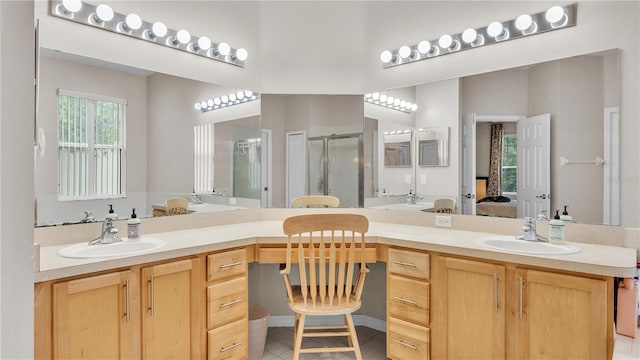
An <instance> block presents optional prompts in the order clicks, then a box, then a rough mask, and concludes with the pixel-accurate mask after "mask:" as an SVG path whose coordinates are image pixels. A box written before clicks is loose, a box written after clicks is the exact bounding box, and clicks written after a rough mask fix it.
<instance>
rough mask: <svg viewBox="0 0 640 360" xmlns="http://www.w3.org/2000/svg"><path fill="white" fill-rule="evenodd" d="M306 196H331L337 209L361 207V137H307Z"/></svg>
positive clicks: (349, 135) (358, 135) (362, 185)
mask: <svg viewBox="0 0 640 360" xmlns="http://www.w3.org/2000/svg"><path fill="white" fill-rule="evenodd" d="M308 149H309V151H308V154H309V162H308V174H309V176H308V179H309V194H310V195H333V196H335V197H337V198H339V199H340V207H363V206H364V167H363V162H362V161H363V144H362V134H347V135H332V136H324V137H315V138H309V141H308Z"/></svg>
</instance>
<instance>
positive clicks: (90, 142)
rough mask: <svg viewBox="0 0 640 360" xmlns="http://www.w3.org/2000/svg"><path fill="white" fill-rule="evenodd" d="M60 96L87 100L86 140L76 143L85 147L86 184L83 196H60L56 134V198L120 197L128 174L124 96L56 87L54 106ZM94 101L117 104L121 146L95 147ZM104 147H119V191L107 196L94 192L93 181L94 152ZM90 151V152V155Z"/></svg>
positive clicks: (57, 119)
mask: <svg viewBox="0 0 640 360" xmlns="http://www.w3.org/2000/svg"><path fill="white" fill-rule="evenodd" d="M60 96H66V97H75V98H78V99H82V100H86V101H87V103H88V105H87V130H86V131H87V133H86V143H78V144H80V145H81V146H78V148H80V147H84V148H86V149H87V177H86V181H87V183H86V185H87V195H82V196H66V195H61V194H60V193H61V191H60V189H61V187H62V184H61V181H60V170H61V169H60V156H59V149H60V145H61V144H63V143H64V142H61V141H60V139H59V138H58V136H59V135H56V146H57V149H58V155H57V156H56V157H57V173H58V176H57V180H56V181H57V190H56V197H57V199H58V201H78V200H103V199H123V198H126V197H127V186H126V184H127V181H126V179H127V174H126V169H127V166H126V164H127V146H126V145H127V138H126V135H127V131H126V128H127V127H126V125H127V99H122V98H116V97H111V96H105V95H98V94H92V93H85V92H79V91H71V90H64V89H58V91H57V94H56V109H57V107H58V106H59V97H60ZM97 102H111V103H117V104H119V105H121V106H120V118H121V120H120V129H121V130H120V132H121V134H120V138H121V142H120V145H98V146H96V144H95V132H96V120H97V119H96V106H97ZM59 130H60V118H59V117H58V114H57V112H56V133H58V132H59ZM101 149H102V150H104V149H119V150H120V179H119V180H120V193H119V194H110V195H97V194H96V189H97V183H96V176H95V174H96V170H97V169H96V160H95V154H96V150H101ZM90 154H91V155H90Z"/></svg>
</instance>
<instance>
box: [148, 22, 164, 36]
mask: <svg viewBox="0 0 640 360" xmlns="http://www.w3.org/2000/svg"><path fill="white" fill-rule="evenodd" d="M151 32H152V33H153V35H154V36H157V37H163V36H165V35H167V25H165V24H163V23H161V22H159V21H158V22H156V23H153V25H151Z"/></svg>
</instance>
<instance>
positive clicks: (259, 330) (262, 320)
mask: <svg viewBox="0 0 640 360" xmlns="http://www.w3.org/2000/svg"><path fill="white" fill-rule="evenodd" d="M270 314H271V312H270V311H269V309H267V308H265V307H262V306H260V305H251V306H249V358H248V360H262V356H263V353H264V344H265V342H266V341H267V330H268V329H269V315H270Z"/></svg>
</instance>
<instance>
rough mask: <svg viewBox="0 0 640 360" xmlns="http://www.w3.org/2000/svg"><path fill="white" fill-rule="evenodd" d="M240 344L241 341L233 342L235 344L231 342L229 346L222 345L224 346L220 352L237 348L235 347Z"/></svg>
mask: <svg viewBox="0 0 640 360" xmlns="http://www.w3.org/2000/svg"><path fill="white" fill-rule="evenodd" d="M238 346H240V343H233V344H231V345H229V346H227V347H222V348H221V349H220V352H221V353H223V352H225V351H229V350H231V349H233V348H235V347H238Z"/></svg>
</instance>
